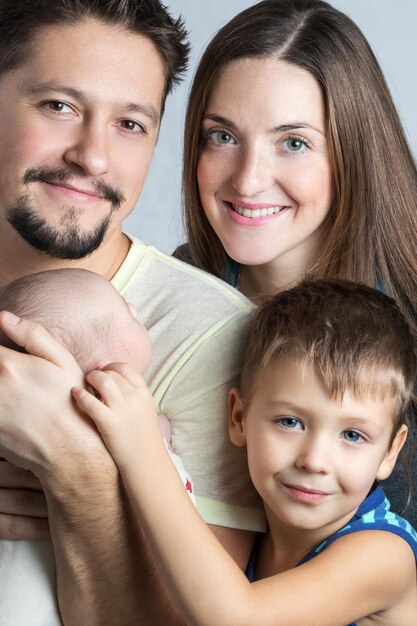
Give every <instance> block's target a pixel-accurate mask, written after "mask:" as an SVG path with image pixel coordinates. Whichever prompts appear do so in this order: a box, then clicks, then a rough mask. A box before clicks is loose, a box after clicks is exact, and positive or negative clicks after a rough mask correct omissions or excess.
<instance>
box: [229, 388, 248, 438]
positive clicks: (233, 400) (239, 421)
mask: <svg viewBox="0 0 417 626" xmlns="http://www.w3.org/2000/svg"><path fill="white" fill-rule="evenodd" d="M227 405H228V409H229V418H228V419H229V437H230V441H231V442H232V443H234V444H235V446H244V445H246V434H245V429H244V426H243V412H242V396H241V395H240V391H239V389H238V388H237V387H233V389H231V390H230V391H229V396H228V399H227Z"/></svg>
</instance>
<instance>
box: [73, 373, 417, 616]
mask: <svg viewBox="0 0 417 626" xmlns="http://www.w3.org/2000/svg"><path fill="white" fill-rule="evenodd" d="M88 381H89V383H90V384H91V385H92V386H93V387H94V388H96V389H97V390H98V392H99V394H100V396H101V399H102V402H100V401H99V400H97V398H95V397H94V396H92V395H91V394H88V393H87V392H86V391H84V390H81V389H77V390H74V395H75V398H76V400H77V401H78V403H79V406H80V407H81V408H82V409H83V410H84V411H86V412H87V413H88V414H89V415H90V416H91V417H92V418H93V420H94V421H95V423H96V425H97V427H98V429H99V430H100V433H101V435H102V437H103V439H104V441H105V442H106V445H107V446H108V448H109V449H110V450H111V452H112V454H113V456H114V458H115V460H116V462H117V463H118V465H119V468H120V471H121V474H122V477H123V481H124V484H125V486H126V489H127V492H128V494H129V498H130V501H131V504H132V507H133V510H134V511H135V513H136V516H137V518H138V520H139V521H140V524H141V525H142V526H143V528H144V530H145V533H146V536H147V538H148V540H149V542H150V546H151V549H152V552H153V554H154V555H155V556H156V561H157V565H158V569H159V570H160V571H161V572H163V574H164V578H165V582H166V584H167V586H168V588H169V590H170V591H171V593H172V594H173V596H174V598H175V601H176V604H177V605H178V606H179V607H180V609H181V612H182V614H183V615H184V617H185V620H186V621H187V623H190V624H193V625H196V626H213V625H214V624H222V623H223V624H228V625H229V626H243V625H246V624H256V623H259V624H265V625H271V626H272V625H285V626H299V624H301V623H305V619H306V616H308V619H309V621H310V622H311V623H320V624H321V625H322V626H338V625H339V626H345V625H346V624H347V623H351V622H353V621H354V620H358V619H360V618H362V617H364V616H367V615H371V614H373V613H376V612H379V611H383V610H387V609H391V607H393V606H394V605H395V604H399V603H401V602H402V601H403V600H404V597H405V595H406V594H407V593H409V592H410V589H411V590H412V591H413V592H414V593H415V560H414V556H413V554H412V551H411V549H410V547H409V546H408V545H407V543H406V542H405V541H404V540H403V539H401V538H399V537H397V536H395V535H391V533H387V532H381V531H364V532H360V533H355V534H352V535H349V536H346V537H342V538H340V539H338V540H337V541H336V542H334V544H332V545H331V546H330V547H329V548H328V549H327V550H325V551H324V552H323V553H322V554H320V555H318V556H317V557H316V558H314V559H313V560H311V561H309V562H308V563H306V564H304V565H302V566H300V567H298V568H294V569H292V570H289V571H287V572H284V573H282V574H279V575H276V576H273V577H270V578H267V579H264V580H261V581H258V582H256V583H254V584H252V585H251V584H250V583H249V582H248V581H247V579H246V578H245V576H244V574H243V573H242V572H241V571H240V569H239V568H238V567H237V566H236V564H235V563H234V562H233V560H232V559H231V558H230V556H229V555H228V554H227V552H226V551H225V550H224V549H223V548H222V546H221V545H220V544H219V543H218V542H217V541H216V539H215V538H214V537H213V535H212V533H210V531H209V530H208V529H207V527H206V525H205V524H204V522H203V521H202V520H201V518H200V516H199V514H198V513H197V512H196V510H195V509H194V507H193V506H192V505H191V503H190V502H189V499H188V497H187V495H186V493H185V492H184V489H183V487H182V484H181V481H180V480H179V478H178V475H177V473H176V471H175V469H174V467H173V465H172V463H171V461H170V459H169V457H168V455H167V453H166V451H165V449H164V446H163V445H162V442H161V437H160V434H159V430H158V426H157V421H156V416H155V409H154V407H153V404H152V397H151V395H150V394H149V393H148V392H147V390H146V386H145V385H144V383H143V381H142V380H141V378H140V377H139V375H137V374H136V373H134V372H133V371H132V370H130V369H129V368H128V366H116V367H115V370H113V371H107V372H93V373H92V374H91V375H89V377H88ZM138 448H140V462H138V459H137V451H138ZM153 465H154V466H157V467H158V472H156V473H155V472H154V471H153V469H152V466H153ZM155 489H156V490H157V492H158V496H159V497H158V498H155ZM169 511H175V515H173V516H171V517H170V520H169V523H168V524H167V523H166V519H165V518H166V515H167V512H169ZM393 569H394V570H395V572H396V576H395V581H394V580H393V577H392V571H393ZM346 572H347V573H348V575H347V576H346Z"/></svg>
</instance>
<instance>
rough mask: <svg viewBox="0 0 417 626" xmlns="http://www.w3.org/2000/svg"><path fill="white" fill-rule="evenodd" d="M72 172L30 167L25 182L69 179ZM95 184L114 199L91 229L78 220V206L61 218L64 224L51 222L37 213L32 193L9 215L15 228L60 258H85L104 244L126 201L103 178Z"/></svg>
mask: <svg viewBox="0 0 417 626" xmlns="http://www.w3.org/2000/svg"><path fill="white" fill-rule="evenodd" d="M71 177H72V173H71V172H69V171H68V170H62V169H51V168H47V167H39V168H33V169H29V170H27V171H26V173H25V176H24V183H25V184H29V183H31V182H68V181H69V180H70V179H71ZM93 186H94V188H95V189H96V190H97V191H98V192H99V193H100V195H101V196H102V197H103V198H104V199H105V200H108V201H109V202H110V203H111V210H110V212H109V214H108V215H107V216H105V217H104V218H103V219H102V220H101V222H100V223H99V224H98V225H97V226H96V227H95V228H94V230H92V231H91V232H87V233H86V232H83V231H82V229H81V228H80V226H79V224H78V221H77V212H78V211H77V209H76V208H74V207H68V208H67V209H66V210H65V211H64V213H63V215H62V217H61V220H60V227H56V226H53V225H51V224H48V222H47V221H46V219H44V218H42V217H40V216H39V215H37V213H36V209H35V208H34V207H33V206H32V204H31V200H30V196H29V194H26V195H23V196H21V197H20V198H19V199H18V201H17V202H16V204H15V205H14V206H13V207H11V208H10V209H9V210H8V212H7V215H6V218H7V221H8V222H9V224H10V225H11V226H12V227H13V228H14V229H15V231H16V232H17V233H18V234H19V235H20V236H21V237H22V238H23V239H24V240H25V241H26V242H27V243H28V244H29V245H31V246H32V247H33V248H35V249H36V250H39V252H43V253H44V254H48V255H49V256H50V257H53V258H56V259H69V260H77V259H82V258H84V257H86V256H88V255H89V254H91V253H92V252H94V251H95V250H97V248H98V247H99V246H100V245H101V243H102V241H103V239H104V236H105V234H106V232H107V230H108V227H109V223H110V217H111V215H112V214H113V213H114V212H115V211H117V210H118V209H119V207H120V205H121V203H122V202H123V201H124V197H123V195H122V193H121V192H120V191H119V190H117V189H114V188H112V187H110V186H109V185H106V184H105V183H103V182H101V181H100V180H97V181H93Z"/></svg>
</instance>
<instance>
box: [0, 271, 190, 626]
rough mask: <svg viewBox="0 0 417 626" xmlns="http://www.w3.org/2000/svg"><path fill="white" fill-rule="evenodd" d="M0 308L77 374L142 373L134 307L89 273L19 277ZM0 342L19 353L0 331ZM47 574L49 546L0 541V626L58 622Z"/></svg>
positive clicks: (165, 429)
mask: <svg viewBox="0 0 417 626" xmlns="http://www.w3.org/2000/svg"><path fill="white" fill-rule="evenodd" d="M0 310H7V311H10V312H12V313H15V314H16V315H19V316H21V317H25V318H28V319H31V320H34V321H37V322H39V323H40V324H42V325H43V326H44V327H45V328H46V329H47V330H49V332H50V333H51V334H52V335H53V336H54V337H55V339H57V340H58V341H60V342H61V343H62V344H63V345H64V346H65V347H66V348H67V349H68V350H69V351H70V352H71V354H72V355H73V356H74V357H75V359H76V361H77V363H78V365H79V366H80V368H81V370H82V371H83V373H84V374H86V373H88V372H90V371H91V370H93V369H100V368H102V367H104V366H106V365H107V364H108V363H114V362H116V361H124V362H128V363H130V364H131V366H132V367H134V368H135V369H136V370H137V371H138V372H140V373H141V374H143V373H144V372H145V371H146V369H147V368H148V366H149V364H150V360H151V354H152V347H151V340H150V337H149V334H148V332H147V330H146V329H145V327H144V326H142V324H141V323H140V322H139V321H138V320H137V319H136V312H135V311H134V309H133V307H132V306H130V305H128V304H127V303H126V302H125V301H124V300H123V298H122V297H121V296H120V294H119V293H118V292H117V290H116V289H115V288H114V287H113V286H112V284H111V283H110V282H109V281H108V280H106V279H105V278H103V277H102V276H99V275H98V274H95V273H93V272H89V271H87V270H81V269H58V270H51V271H46V272H39V273H37V274H31V275H29V276H25V277H23V278H20V279H18V280H16V281H14V282H12V283H10V284H8V285H6V286H5V287H3V288H2V289H0ZM0 343H2V344H4V345H8V346H10V347H13V348H15V349H18V350H19V349H20V348H19V347H18V346H16V345H15V344H12V343H11V342H10V340H9V339H8V338H7V337H6V336H4V335H2V334H1V332H0ZM158 418H159V425H160V429H161V432H162V434H163V436H164V439H165V441H166V445H168V444H169V442H170V437H171V429H170V423H169V421H168V419H167V418H166V417H165V416H163V415H158ZM51 428H53V424H51ZM76 452H77V451H76V450H74V459H75V458H76V456H75V455H76ZM169 454H170V455H171V456H172V458H173V461H174V463H175V465H176V467H177V469H178V472H179V473H180V474H181V478H182V481H183V483H184V485H185V487H186V489H187V490H188V492H189V494H190V497H191V498H192V499H193V501H194V496H193V494H192V489H193V488H192V483H191V479H190V477H189V476H188V474H187V473H186V472H185V469H184V467H183V465H182V462H181V459H180V458H179V457H178V456H177V455H174V453H173V452H172V450H171V449H169ZM81 488H82V487H81ZM54 569H55V568H54V558H53V550H52V545H51V542H50V541H6V540H2V541H0V586H1V593H0V624H1V625H2V626H6V625H7V626H9V625H10V626H20V625H22V626H23V625H25V626H30V625H32V624H33V626H55V625H57V624H61V619H60V616H59V611H58V607H57V605H56V598H55V573H54Z"/></svg>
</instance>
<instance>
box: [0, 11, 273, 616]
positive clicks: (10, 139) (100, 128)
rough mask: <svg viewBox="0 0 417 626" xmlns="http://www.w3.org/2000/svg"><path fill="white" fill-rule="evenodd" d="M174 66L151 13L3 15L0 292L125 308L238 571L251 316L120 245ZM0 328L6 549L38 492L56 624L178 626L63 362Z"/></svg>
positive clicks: (15, 326) (174, 267) (162, 262)
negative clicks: (66, 291) (54, 276)
mask: <svg viewBox="0 0 417 626" xmlns="http://www.w3.org/2000/svg"><path fill="white" fill-rule="evenodd" d="M186 53H187V46H186V44H185V43H184V29H183V26H182V23H181V22H180V21H177V22H175V21H174V20H172V18H171V17H170V16H169V15H168V14H167V12H166V10H165V9H164V7H163V6H162V5H161V4H160V3H159V2H158V1H157V0H148V1H143V0H142V1H140V0H100V2H98V1H97V0H39V1H38V2H36V3H33V2H32V1H31V0H6V1H4V2H2V3H1V7H0V137H1V141H0V152H1V155H2V159H1V170H0V215H1V219H2V222H1V228H0V283H1V284H6V283H8V282H10V281H11V280H13V279H15V278H17V277H19V276H22V275H24V274H28V273H33V272H37V271H41V270H45V269H54V268H60V267H67V266H68V267H81V268H84V269H89V270H92V271H94V272H97V273H99V274H101V275H102V276H105V277H106V278H108V279H111V280H112V282H113V284H114V285H115V286H116V287H117V288H118V289H119V291H120V292H121V293H122V294H123V295H124V296H125V297H126V298H127V299H128V300H129V301H131V302H132V303H133V304H134V305H135V306H136V308H137V309H138V310H139V312H140V313H139V314H140V318H141V321H142V322H143V323H144V324H145V326H146V327H147V328H148V329H149V330H150V333H151V337H152V340H153V345H154V359H153V362H152V365H151V367H150V369H149V371H148V376H147V380H148V383H149V385H150V388H151V390H152V392H153V393H154V396H155V399H156V401H157V404H158V406H159V407H160V410H161V412H163V413H165V414H166V415H167V416H168V417H169V418H170V419H171V424H172V433H173V445H174V447H176V450H177V451H178V453H179V454H180V455H181V456H182V457H183V459H184V463H185V465H186V467H187V468H189V471H190V473H191V475H192V476H193V479H194V483H195V491H196V494H197V503H198V507H199V510H200V512H201V513H202V515H203V517H204V518H205V519H206V521H207V522H208V523H210V524H211V525H212V526H213V531H214V532H215V533H216V535H217V536H218V537H219V539H220V540H221V541H222V542H223V543H224V544H225V545H226V547H227V548H228V550H229V551H230V552H231V554H233V556H234V557H235V558H236V559H237V560H238V562H239V563H240V564H241V565H242V566H244V564H245V561H246V559H247V556H248V552H249V548H250V543H251V533H250V532H249V531H251V530H256V529H258V528H259V524H260V523H261V522H260V520H259V517H258V509H257V508H256V503H255V500H254V496H253V493H252V491H251V490H250V487H249V482H248V477H247V472H246V470H245V462H244V459H243V456H240V455H239V456H238V455H237V454H236V450H234V449H232V447H231V446H230V447H229V444H228V442H227V440H226V424H225V415H226V402H225V398H226V392H227V389H228V387H229V386H231V385H232V383H233V379H234V378H235V377H236V375H237V373H238V369H239V364H240V352H241V344H242V340H243V337H244V331H245V326H246V318H247V316H248V313H249V311H250V305H249V304H248V303H247V301H246V300H244V299H243V298H241V297H240V296H239V295H238V294H237V293H236V292H234V291H231V290H228V289H227V288H226V287H224V286H222V285H220V283H219V282H218V281H216V280H215V279H213V278H211V277H208V276H205V275H203V274H201V273H200V272H198V270H195V269H194V268H190V267H188V266H185V265H182V264H180V263H178V262H177V261H175V260H173V259H171V258H170V257H166V256H165V255H163V254H161V253H158V252H157V251H155V250H154V249H153V248H151V247H149V246H146V245H144V244H141V243H140V242H137V241H133V240H132V238H129V237H128V236H126V235H125V234H124V233H123V232H122V230H121V223H122V221H123V219H124V218H125V217H126V216H127V215H128V214H129V212H130V211H131V210H132V208H133V206H134V205H135V202H136V200H137V198H138V196H139V194H140V192H141V189H142V185H143V182H144V179H145V176H146V173H147V170H148V167H149V163H150V160H151V157H152V152H153V148H154V145H155V142H156V139H157V135H158V129H159V123H160V118H161V114H162V110H163V106H164V100H165V96H166V95H167V93H168V92H169V91H170V90H171V88H172V85H173V84H174V83H175V82H177V81H178V79H179V76H180V74H181V72H182V71H183V69H184V67H185V64H186ZM0 327H1V329H2V330H3V331H4V332H6V334H8V335H9V336H10V338H11V339H12V340H13V341H14V342H15V343H17V344H20V345H21V346H22V347H24V348H25V349H26V351H27V352H29V353H30V354H29V355H27V354H21V353H18V352H12V351H9V350H7V349H6V348H3V347H2V348H0V432H1V437H0V456H3V457H5V458H6V459H7V461H8V462H3V463H2V464H1V468H0V485H1V486H2V487H5V488H6V489H2V490H0V509H2V511H3V515H2V516H1V517H0V537H2V538H6V539H7V538H11V537H15V536H18V537H19V538H24V539H25V538H26V539H30V538H38V537H42V536H45V533H46V531H45V521H44V520H43V519H42V518H43V517H44V516H45V504H44V500H43V497H42V496H41V494H40V493H39V482H38V479H39V481H40V484H41V486H42V488H43V490H44V492H45V495H46V501H47V508H48V514H49V525H50V532H51V538H52V542H53V545H54V552H55V558H56V572H57V589H58V600H59V605H60V609H61V615H62V618H63V621H64V623H65V624H72V623H75V622H76V623H77V624H80V623H82V624H89V625H94V624H97V625H100V626H102V625H105V624H112V625H115V624H117V625H124V624H138V623H141V624H147V625H149V624H157V625H161V624H164V625H166V624H178V623H181V619H180V618H179V616H178V614H177V612H176V609H175V608H174V607H173V606H172V604H171V601H170V599H169V598H168V597H167V595H166V593H165V591H164V589H163V586H162V583H161V581H159V579H158V575H157V572H156V569H155V566H154V564H153V562H152V558H151V555H150V554H149V553H148V551H147V549H146V543H145V541H144V538H143V536H142V535H141V533H140V529H139V525H137V524H136V523H135V522H134V521H133V520H131V518H130V509H129V505H128V503H127V502H126V499H125V497H124V494H123V493H122V490H121V486H120V481H119V478H118V475H117V472H116V469H115V466H114V464H113V462H112V460H111V457H110V456H109V454H108V453H107V451H106V449H105V448H104V447H103V445H102V443H101V441H100V439H99V437H98V436H97V433H96V432H95V431H94V429H93V428H92V425H91V424H90V423H89V422H88V421H87V420H86V419H84V418H83V417H82V416H80V415H78V414H77V413H76V411H75V409H74V406H73V404H72V402H71V399H70V392H69V391H70V389H71V387H73V386H74V385H78V384H79V383H80V381H81V380H82V379H81V372H80V370H79V368H78V366H77V365H76V363H75V361H74V359H73V358H72V357H71V356H70V355H69V353H67V352H66V351H65V350H64V349H63V348H62V347H61V346H59V345H58V344H57V343H56V342H55V341H54V340H53V339H52V338H51V337H50V335H48V334H47V333H46V331H43V330H42V328H41V327H39V326H37V325H36V324H33V323H30V322H25V321H21V320H19V319H16V318H13V317H12V316H8V315H7V314H4V313H3V314H1V315H0ZM32 355H34V356H32ZM42 357H43V358H42ZM11 463H14V464H15V465H17V466H19V467H20V468H23V470H22V469H20V470H16V469H15V468H14V466H13V465H12V464H11ZM155 471H157V468H155ZM33 474H35V475H36V477H37V478H34V477H33ZM170 514H172V512H170ZM27 516H29V518H28V517H27ZM36 518H39V519H38V520H37V519H36ZM167 523H169V520H167ZM236 529H239V530H236Z"/></svg>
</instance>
